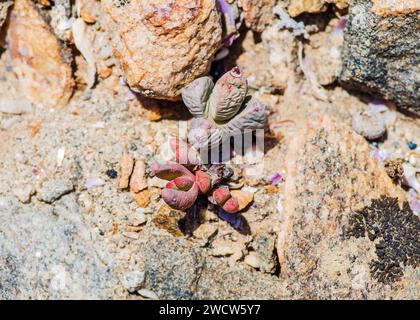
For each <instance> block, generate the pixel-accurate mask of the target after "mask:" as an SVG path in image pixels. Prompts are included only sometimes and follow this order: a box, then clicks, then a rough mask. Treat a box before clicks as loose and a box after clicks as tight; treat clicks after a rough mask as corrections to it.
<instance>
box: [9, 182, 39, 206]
mask: <svg viewBox="0 0 420 320" xmlns="http://www.w3.org/2000/svg"><path fill="white" fill-rule="evenodd" d="M34 193H35V190H34V189H33V187H32V186H29V185H28V186H25V187H23V188H16V189H14V190H13V194H14V195H15V196H16V198H18V200H19V201H20V202H22V203H29V202H31V196H32V195H33V194H34Z"/></svg>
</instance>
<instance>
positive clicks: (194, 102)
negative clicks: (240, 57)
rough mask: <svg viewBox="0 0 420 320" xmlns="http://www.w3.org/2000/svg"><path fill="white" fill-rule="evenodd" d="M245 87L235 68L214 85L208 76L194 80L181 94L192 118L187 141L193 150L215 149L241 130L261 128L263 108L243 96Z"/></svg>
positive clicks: (256, 101)
mask: <svg viewBox="0 0 420 320" xmlns="http://www.w3.org/2000/svg"><path fill="white" fill-rule="evenodd" d="M247 92H248V85H247V81H246V79H245V77H244V75H243V74H242V73H241V70H240V69H239V67H234V68H233V69H232V70H230V71H229V72H227V73H225V74H224V75H223V76H222V77H221V78H220V79H219V80H218V81H217V82H216V84H214V83H213V80H212V79H211V78H210V77H201V78H198V79H196V80H194V81H193V82H192V83H191V84H189V85H188V86H187V87H185V88H184V90H183V91H182V99H183V101H184V103H185V105H186V106H187V108H188V109H189V111H190V112H191V114H192V115H193V116H194V119H193V120H192V121H191V125H190V128H189V133H188V142H189V143H191V144H192V145H193V146H194V147H195V148H197V149H202V148H204V147H210V148H212V147H215V146H218V145H219V144H220V143H221V142H222V141H225V140H228V139H229V138H230V137H232V136H235V135H240V134H242V133H243V131H244V130H245V129H251V130H255V129H263V128H264V127H265V124H266V122H267V113H266V109H265V106H264V105H263V104H262V103H261V102H260V101H258V100H257V99H255V98H252V97H247Z"/></svg>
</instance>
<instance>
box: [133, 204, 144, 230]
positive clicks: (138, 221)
mask: <svg viewBox="0 0 420 320" xmlns="http://www.w3.org/2000/svg"><path fill="white" fill-rule="evenodd" d="M139 209H143V208H139ZM146 222H147V218H146V215H145V213H144V212H142V211H138V210H136V212H135V214H134V217H133V219H132V222H131V225H132V226H134V227H138V226H141V225H143V224H145V223H146Z"/></svg>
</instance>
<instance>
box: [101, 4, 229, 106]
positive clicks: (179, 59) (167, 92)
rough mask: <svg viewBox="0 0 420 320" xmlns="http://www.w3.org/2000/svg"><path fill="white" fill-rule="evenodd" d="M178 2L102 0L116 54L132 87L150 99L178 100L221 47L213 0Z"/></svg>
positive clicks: (219, 29)
mask: <svg viewBox="0 0 420 320" xmlns="http://www.w3.org/2000/svg"><path fill="white" fill-rule="evenodd" d="M174 3H175V2H174V1H172V0H153V1H150V0H148V1H112V0H106V1H103V4H104V8H105V11H106V12H107V13H108V15H109V17H110V27H111V30H110V32H111V33H112V34H113V35H114V36H113V45H114V55H115V56H116V58H117V59H118V60H119V62H120V65H121V68H122V69H123V71H124V74H125V77H126V80H127V83H128V84H129V86H130V88H131V89H132V90H134V91H137V92H139V93H140V94H141V95H143V96H146V97H151V98H157V99H167V100H178V99H179V98H180V92H181V89H182V88H183V87H184V86H186V85H187V84H189V83H190V82H192V81H193V80H195V79H196V78H198V77H200V76H202V75H204V74H205V73H206V72H207V71H208V70H209V68H210V64H211V62H212V59H213V57H214V54H215V53H216V51H217V50H218V49H219V47H220V45H221V40H222V39H221V37H222V27H221V21H220V15H219V12H218V10H217V8H216V2H215V0H193V1H189V0H188V1H187V0H181V1H176V4H174ZM162 13H165V14H162ZM145 61H147V63H145Z"/></svg>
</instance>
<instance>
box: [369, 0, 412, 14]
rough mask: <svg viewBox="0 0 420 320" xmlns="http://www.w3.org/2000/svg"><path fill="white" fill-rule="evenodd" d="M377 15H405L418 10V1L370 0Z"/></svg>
mask: <svg viewBox="0 0 420 320" xmlns="http://www.w3.org/2000/svg"><path fill="white" fill-rule="evenodd" d="M372 2H373V10H374V11H375V13H376V14H377V15H384V16H392V15H405V14H409V13H412V12H415V11H419V10H420V2H419V1H418V0H404V1H401V0H372Z"/></svg>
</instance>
